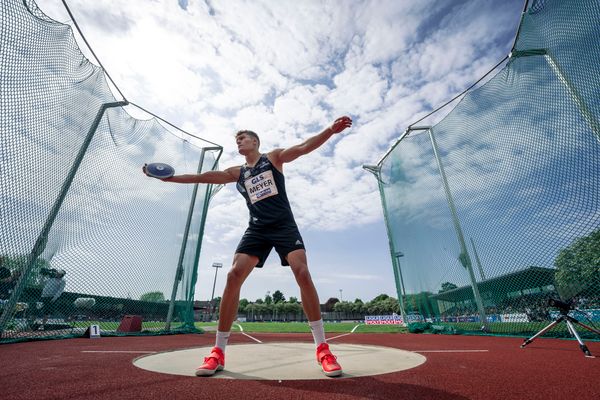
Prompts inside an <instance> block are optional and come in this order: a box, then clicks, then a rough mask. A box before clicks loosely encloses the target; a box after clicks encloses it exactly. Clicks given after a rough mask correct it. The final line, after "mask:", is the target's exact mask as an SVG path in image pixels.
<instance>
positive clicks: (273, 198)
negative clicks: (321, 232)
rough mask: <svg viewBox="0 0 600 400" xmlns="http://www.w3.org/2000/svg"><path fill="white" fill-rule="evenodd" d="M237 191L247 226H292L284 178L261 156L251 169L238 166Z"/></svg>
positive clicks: (294, 223)
mask: <svg viewBox="0 0 600 400" xmlns="http://www.w3.org/2000/svg"><path fill="white" fill-rule="evenodd" d="M236 187H237V190H238V192H240V193H241V195H242V196H244V198H245V199H246V205H247V206H248V210H249V211H250V221H249V224H250V227H251V228H252V227H257V228H262V227H275V226H290V225H294V226H295V225H296V222H295V221H294V215H293V214H292V208H291V207H290V202H289V200H288V198H287V193H286V191H285V178H284V176H283V174H282V173H281V172H280V171H279V170H278V169H277V168H275V166H274V165H273V164H272V163H271V161H269V158H268V157H267V155H266V154H262V155H261V156H260V158H259V159H258V161H257V162H256V165H255V166H254V167H249V166H248V165H247V164H244V165H243V166H241V167H240V176H239V178H238V181H237V185H236Z"/></svg>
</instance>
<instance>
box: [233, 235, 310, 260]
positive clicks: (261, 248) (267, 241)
mask: <svg viewBox="0 0 600 400" xmlns="http://www.w3.org/2000/svg"><path fill="white" fill-rule="evenodd" d="M273 247H275V251H276V252H277V254H279V258H280V259H281V265H284V266H285V265H290V264H289V263H288V261H287V259H286V257H287V255H288V254H290V253H291V252H292V251H294V250H300V249H305V248H304V240H302V236H300V232H299V231H298V227H297V226H296V225H286V226H276V227H269V228H256V227H252V226H250V227H248V229H246V232H245V233H244V236H242V240H240V243H239V244H238V246H237V249H236V250H235V252H236V253H242V254H249V255H251V256H256V257H258V264H257V265H256V267H257V268H262V266H263V265H264V263H265V261H266V260H267V257H269V253H271V249H273Z"/></svg>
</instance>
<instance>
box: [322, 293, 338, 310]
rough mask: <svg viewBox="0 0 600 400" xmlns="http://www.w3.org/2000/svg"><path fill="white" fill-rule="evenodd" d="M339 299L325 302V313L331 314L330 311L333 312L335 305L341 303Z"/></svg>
mask: <svg viewBox="0 0 600 400" xmlns="http://www.w3.org/2000/svg"><path fill="white" fill-rule="evenodd" d="M339 301H340V300H339V299H337V298H335V297H330V298H329V299H328V300H327V301H326V302H325V311H327V312H329V311H333V306H334V305H335V303H339Z"/></svg>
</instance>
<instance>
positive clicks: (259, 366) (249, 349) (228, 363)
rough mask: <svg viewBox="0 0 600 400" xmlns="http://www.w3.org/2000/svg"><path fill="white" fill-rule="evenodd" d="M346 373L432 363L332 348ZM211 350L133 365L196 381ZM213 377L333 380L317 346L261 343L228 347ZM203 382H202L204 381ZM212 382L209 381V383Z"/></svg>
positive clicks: (375, 349) (413, 356) (386, 351)
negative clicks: (319, 361)
mask: <svg viewBox="0 0 600 400" xmlns="http://www.w3.org/2000/svg"><path fill="white" fill-rule="evenodd" d="M330 346H331V351H332V352H333V353H334V354H335V355H336V356H337V357H338V361H339V363H340V365H341V366H342V368H343V370H344V374H343V375H342V376H341V377H342V378H353V377H359V376H369V375H379V374H386V373H390V372H397V371H403V370H406V369H410V368H414V367H417V366H419V365H421V364H423V363H424V362H425V360H426V358H425V357H424V356H422V355H421V354H417V353H413V352H410V351H406V350H400V349H395V348H392V347H381V346H370V345H357V344H330ZM211 348H212V346H211V347H199V348H193V349H185V350H176V351H169V352H164V353H157V354H151V355H147V356H142V357H139V358H137V359H135V360H134V361H133V364H134V365H135V366H136V367H138V368H142V369H145V370H148V371H153V372H160V373H163V374H171V375H185V376H195V371H196V368H197V367H198V366H199V365H200V364H202V362H203V360H204V357H205V356H207V355H208V354H209V353H210V350H211ZM213 378H222V379H223V378H224V379H255V380H296V379H332V378H328V377H326V376H325V375H324V374H323V372H322V371H321V366H320V365H318V364H317V361H316V358H315V346H314V344H312V343H289V342H286V343H261V344H258V343H257V344H240V345H231V344H230V345H229V346H227V352H226V356H225V369H224V370H223V371H220V372H217V373H216V374H215V375H214V376H213ZM198 379H202V378H198ZM204 379H206V378H204Z"/></svg>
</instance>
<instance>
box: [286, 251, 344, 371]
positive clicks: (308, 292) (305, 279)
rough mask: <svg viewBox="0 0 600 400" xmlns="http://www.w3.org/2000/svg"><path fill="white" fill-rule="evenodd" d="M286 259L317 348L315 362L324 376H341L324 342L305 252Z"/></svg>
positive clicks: (317, 297) (317, 298) (338, 365)
mask: <svg viewBox="0 0 600 400" xmlns="http://www.w3.org/2000/svg"><path fill="white" fill-rule="evenodd" d="M286 259H287V262H288V263H289V264H290V267H291V268H292V272H293V273H294V277H295V278H296V282H298V286H300V296H301V297H302V306H303V307H304V312H305V313H306V316H307V317H308V324H309V325H310V330H311V332H312V334H313V338H314V340H315V345H316V346H317V353H316V355H317V362H318V363H319V364H320V365H321V368H322V370H323V372H324V373H325V375H327V376H339V375H341V374H342V367H341V366H340V364H339V363H338V362H337V360H336V357H335V356H334V355H333V354H332V353H331V351H329V345H328V344H327V342H326V340H325V330H324V329H323V319H322V318H321V306H320V304H319V295H318V294H317V289H316V288H315V285H314V283H313V281H312V278H311V276H310V272H309V271H308V263H307V261H306V251H304V249H298V250H294V251H292V252H290V253H289V254H288V255H287V257H286Z"/></svg>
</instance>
